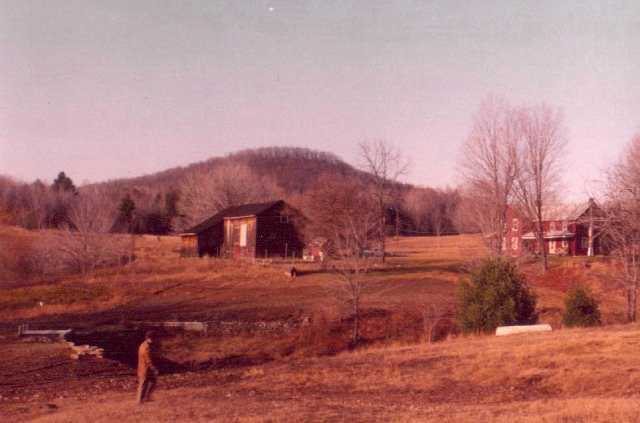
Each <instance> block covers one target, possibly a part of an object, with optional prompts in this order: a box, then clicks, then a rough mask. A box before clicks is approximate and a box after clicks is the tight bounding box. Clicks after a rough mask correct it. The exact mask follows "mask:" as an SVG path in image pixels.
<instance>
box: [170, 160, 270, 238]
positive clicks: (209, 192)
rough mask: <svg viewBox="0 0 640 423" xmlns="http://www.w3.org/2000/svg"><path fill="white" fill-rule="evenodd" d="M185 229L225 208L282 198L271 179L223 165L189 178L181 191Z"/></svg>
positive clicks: (238, 165) (244, 167)
mask: <svg viewBox="0 0 640 423" xmlns="http://www.w3.org/2000/svg"><path fill="white" fill-rule="evenodd" d="M180 193H181V205H182V206H181V209H182V212H183V214H184V216H183V217H182V219H181V222H180V229H186V228H187V227H190V226H192V225H194V224H197V223H199V222H201V221H203V220H204V219H206V218H208V217H210V216H211V215H213V214H215V213H216V212H218V211H220V210H223V209H225V208H227V207H231V206H237V205H241V204H245V203H251V202H261V201H269V200H273V199H276V198H277V197H279V196H280V195H282V194H281V190H280V188H279V187H278V185H277V184H276V183H275V182H274V181H273V180H272V179H270V178H266V177H259V176H257V175H256V174H255V173H253V172H252V171H251V169H250V168H249V167H248V166H247V165H245V164H241V163H233V162H231V163H224V164H222V165H220V166H217V167H215V168H214V169H204V170H201V171H197V172H195V173H193V174H191V175H189V176H188V177H187V178H186V179H185V181H184V183H183V184H182V186H181V188H180Z"/></svg>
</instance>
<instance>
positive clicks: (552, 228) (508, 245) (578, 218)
mask: <svg viewBox="0 0 640 423" xmlns="http://www.w3.org/2000/svg"><path fill="white" fill-rule="evenodd" d="M603 216H604V212H603V211H602V209H601V208H600V207H599V206H598V205H597V204H596V202H595V201H594V200H593V199H589V201H588V202H586V203H584V204H580V205H574V206H568V205H565V206H555V207H547V208H546V209H545V210H543V221H542V225H543V229H544V248H545V249H546V250H547V253H548V254H549V255H568V256H593V255H596V254H602V253H603V252H604V251H603V246H602V245H601V244H602V242H601V241H602V240H601V239H600V233H601V232H600V230H599V228H600V225H599V224H600V223H601V221H602V217H603ZM502 250H503V251H504V252H505V253H506V254H508V255H510V256H512V257H519V256H522V255H524V254H527V253H534V252H535V253H539V252H540V246H539V245H538V241H537V240H536V236H535V233H534V232H533V223H532V222H530V221H527V220H526V219H524V218H523V217H522V216H521V215H520V214H519V213H518V212H517V210H516V209H514V208H511V209H509V212H508V213H507V225H506V228H505V236H504V237H503V244H502Z"/></svg>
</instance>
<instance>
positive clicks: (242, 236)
mask: <svg viewBox="0 0 640 423" xmlns="http://www.w3.org/2000/svg"><path fill="white" fill-rule="evenodd" d="M240 246H241V247H246V246H247V224H246V223H243V224H242V225H240Z"/></svg>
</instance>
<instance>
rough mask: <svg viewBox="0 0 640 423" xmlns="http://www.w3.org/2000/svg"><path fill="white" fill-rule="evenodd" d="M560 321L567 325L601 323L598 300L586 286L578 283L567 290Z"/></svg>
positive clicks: (595, 324) (593, 324)
mask: <svg viewBox="0 0 640 423" xmlns="http://www.w3.org/2000/svg"><path fill="white" fill-rule="evenodd" d="M562 323H563V324H564V325H565V326H569V327H572V326H582V327H585V326H597V325H599V324H600V323H601V322H600V310H599V308H598V301H596V299H595V298H594V297H593V296H592V295H591V291H590V290H589V289H588V288H586V287H584V286H579V285H578V286H574V287H572V288H570V289H569V290H568V291H567V293H566V295H565V297H564V314H563V315H562Z"/></svg>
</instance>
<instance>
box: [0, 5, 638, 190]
mask: <svg viewBox="0 0 640 423" xmlns="http://www.w3.org/2000/svg"><path fill="white" fill-rule="evenodd" d="M559 3H562V4H559ZM132 4H133V6H132ZM270 9H272V10H270ZM0 11H1V12H0V173H3V174H9V175H12V176H15V177H18V178H20V179H23V180H27V181H29V180H33V179H35V178H42V179H45V180H51V179H53V177H55V175H56V174H57V172H58V171H60V170H64V171H66V172H67V174H69V175H70V176H71V177H72V178H73V179H74V180H75V181H76V182H82V181H85V180H88V181H100V180H105V179H110V178H116V177H126V176H135V175H140V174H145V173H150V172H154V171H158V170H162V169H164V168H167V167H171V166H177V165H185V164H188V163H190V162H193V161H198V160H203V159H206V158H208V157H211V156H217V155H222V154H226V153H229V152H233V151H236V150H238V149H243V148H252V147H260V146H270V145H296V146H305V147H309V148H314V149H320V150H326V151H331V152H334V153H336V154H338V155H339V156H341V157H343V158H344V159H345V160H347V161H348V162H351V163H356V160H357V147H356V146H357V143H358V142H360V141H362V140H364V139H371V138H384V139H387V140H388V141H390V142H392V143H395V144H397V145H398V146H399V147H400V148H401V149H402V150H403V151H404V152H405V154H406V155H408V156H409V157H410V158H411V160H412V162H413V167H412V171H411V174H410V175H409V178H408V180H409V181H410V182H413V183H418V184H424V185H432V186H445V185H454V184H456V183H457V177H456V172H455V166H456V161H457V159H458V151H459V148H460V145H461V143H462V142H463V141H464V139H465V137H466V135H467V133H468V131H469V127H470V125H471V119H472V115H473V113H474V111H475V109H476V108H477V106H478V104H479V103H480V101H481V100H482V99H483V98H484V97H485V96H487V95H488V94H495V95H500V96H504V97H505V98H506V99H508V100H509V101H510V102H511V103H514V104H519V103H539V102H546V103H548V104H550V105H552V106H556V107H559V108H561V109H562V110H563V111H564V116H565V123H566V126H567V130H568V135H569V147H568V154H567V157H566V162H567V168H568V170H569V171H568V172H567V175H566V182H567V188H568V192H569V193H570V194H571V195H572V196H573V197H576V198H577V197H581V196H582V195H584V193H585V191H586V189H588V186H589V181H590V180H593V179H597V178H598V177H599V174H600V170H601V169H603V168H604V167H605V166H606V165H607V164H609V163H610V162H611V160H613V159H614V158H615V157H616V156H617V155H618V154H619V153H620V151H621V150H622V147H623V146H624V144H625V143H626V142H628V141H629V139H630V138H631V136H632V135H633V133H634V132H638V131H640V112H639V111H640V2H638V1H636V0H632V1H607V2H602V1H598V2H596V1H574V2H557V1H540V2H524V1H486V0H485V1H471V2H469V1H464V2H463V1H425V2H393V3H392V4H391V3H390V2H386V1H384V2H383V1H380V2H376V1H361V2H349V1H310V2H301V1H242V2H236V1H228V2H212V1H188V2H180V3H177V2H176V3H174V2H168V1H146V0H144V1H136V2H130V1H109V2H97V1H96V2H91V1H85V0H83V1H69V0H65V1H64V2H45V1H23V0H20V1H7V0H0Z"/></svg>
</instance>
